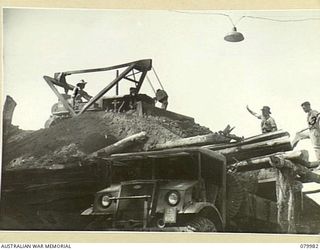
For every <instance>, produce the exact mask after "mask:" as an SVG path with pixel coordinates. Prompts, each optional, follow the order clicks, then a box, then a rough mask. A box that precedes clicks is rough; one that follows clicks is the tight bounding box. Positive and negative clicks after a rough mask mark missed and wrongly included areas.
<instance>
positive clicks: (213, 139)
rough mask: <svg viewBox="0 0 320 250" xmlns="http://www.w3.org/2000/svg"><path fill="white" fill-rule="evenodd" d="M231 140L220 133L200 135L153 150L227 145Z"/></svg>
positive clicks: (156, 146) (158, 145) (170, 142)
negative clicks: (215, 144)
mask: <svg viewBox="0 0 320 250" xmlns="http://www.w3.org/2000/svg"><path fill="white" fill-rule="evenodd" d="M230 140H231V139H229V138H226V137H225V136H223V135H220V134H218V133H211V134H207V135H198V136H194V137H188V138H182V139H178V140H175V141H168V142H166V143H163V144H157V145H155V146H154V147H153V149H155V150H158V149H167V148H176V147H186V146H199V145H208V144H213V143H225V142H229V141H230Z"/></svg>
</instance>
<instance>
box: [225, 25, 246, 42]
mask: <svg viewBox="0 0 320 250" xmlns="http://www.w3.org/2000/svg"><path fill="white" fill-rule="evenodd" d="M224 40H226V41H228V42H233V43H234V42H241V41H243V40H244V36H243V35H242V34H241V33H240V32H238V31H237V28H236V27H233V29H232V31H231V32H230V33H228V34H227V35H226V36H225V37H224Z"/></svg>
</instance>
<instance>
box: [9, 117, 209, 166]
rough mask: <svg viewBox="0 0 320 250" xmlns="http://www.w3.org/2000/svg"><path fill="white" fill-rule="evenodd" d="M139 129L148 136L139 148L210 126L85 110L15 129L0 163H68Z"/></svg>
mask: <svg viewBox="0 0 320 250" xmlns="http://www.w3.org/2000/svg"><path fill="white" fill-rule="evenodd" d="M15 128H16V127H15ZM142 131H145V132H146V133H147V137H148V139H147V141H146V142H145V144H144V146H143V148H141V150H147V149H148V148H150V147H151V146H152V145H154V144H156V143H164V142H166V141H168V140H174V139H178V138H184V137H190V136H195V135H203V134H208V133H211V131H210V129H208V128H206V127H202V126H200V125H199V124H196V123H194V122H193V121H192V120H183V121H179V120H171V119H169V118H166V117H153V116H147V117H140V116H137V115H136V114H135V113H112V112H91V113H89V112H88V113H85V114H83V115H81V116H79V117H75V118H70V119H65V120H62V121H61V122H59V123H58V124H56V125H55V126H53V127H50V128H46V129H40V130H37V131H27V132H26V131H23V130H15V133H14V134H13V135H11V137H10V138H8V140H7V143H6V144H5V145H4V149H3V150H4V154H3V166H4V168H5V169H7V170H9V169H17V168H42V167H44V168H48V167H49V166H51V167H52V166H53V167H54V166H56V165H58V166H59V164H68V162H72V161H74V159H79V158H82V157H85V156H86V154H89V153H92V152H94V151H97V150H98V149H101V148H103V147H106V146H108V145H111V144H113V143H115V142H116V141H119V140H121V139H123V138H125V137H127V136H130V135H133V134H136V133H139V132H142Z"/></svg>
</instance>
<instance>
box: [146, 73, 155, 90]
mask: <svg viewBox="0 0 320 250" xmlns="http://www.w3.org/2000/svg"><path fill="white" fill-rule="evenodd" d="M147 80H148V82H149V84H150V86H151V88H152V90H153V92H154V94H156V91H155V89H154V87H153V85H152V83H151V81H150V79H149V77H148V76H147Z"/></svg>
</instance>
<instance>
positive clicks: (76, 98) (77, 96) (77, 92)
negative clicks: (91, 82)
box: [72, 80, 87, 108]
mask: <svg viewBox="0 0 320 250" xmlns="http://www.w3.org/2000/svg"><path fill="white" fill-rule="evenodd" d="M86 84H87V82H85V81H84V80H81V81H80V82H78V83H77V85H76V87H75V88H74V89H73V94H72V106H73V108H75V105H76V104H77V103H79V102H81V97H82V93H81V92H82V90H83V89H84V87H85V86H86Z"/></svg>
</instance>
